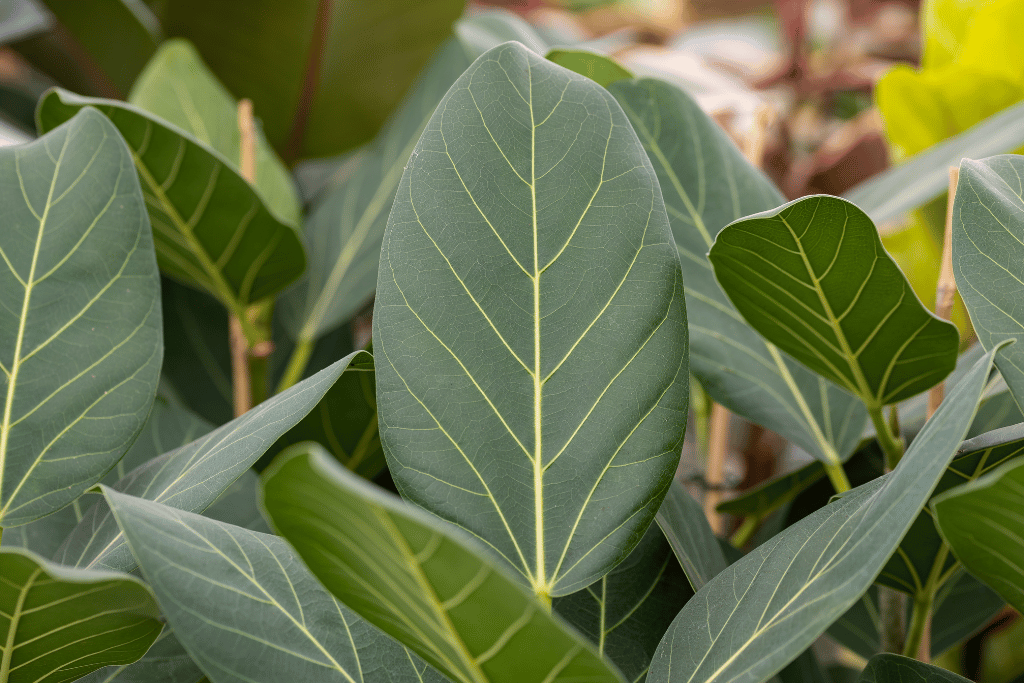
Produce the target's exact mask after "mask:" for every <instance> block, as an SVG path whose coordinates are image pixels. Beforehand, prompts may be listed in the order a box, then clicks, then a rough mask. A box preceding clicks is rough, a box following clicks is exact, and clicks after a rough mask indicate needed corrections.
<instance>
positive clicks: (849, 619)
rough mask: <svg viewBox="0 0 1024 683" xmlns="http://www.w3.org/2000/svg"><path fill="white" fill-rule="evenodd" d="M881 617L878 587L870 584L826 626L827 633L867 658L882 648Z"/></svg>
mask: <svg viewBox="0 0 1024 683" xmlns="http://www.w3.org/2000/svg"><path fill="white" fill-rule="evenodd" d="M881 619H882V618H881V615H880V614H879V611H878V587H877V586H871V587H870V588H869V589H868V590H867V592H865V593H864V594H863V595H861V596H860V599H859V600H857V601H856V602H855V603H853V606H852V607H850V609H848V610H846V612H844V613H843V616H841V617H839V618H838V619H836V620H835V621H834V622H833V623H832V625H831V626H829V627H828V631H827V633H828V635H829V636H830V637H831V638H833V639H834V640H835V641H836V642H838V643H840V644H841V645H843V647H846V648H847V649H849V650H850V651H851V652H854V653H856V654H858V655H860V656H861V657H864V658H865V659H868V658H870V657H873V656H874V655H876V654H877V653H878V652H879V651H880V650H881V649H882V636H881V635H880V634H881V630H882V622H881ZM907 623H909V622H907Z"/></svg>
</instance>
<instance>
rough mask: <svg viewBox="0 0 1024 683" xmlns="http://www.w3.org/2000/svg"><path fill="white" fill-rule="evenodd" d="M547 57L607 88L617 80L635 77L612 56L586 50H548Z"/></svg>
mask: <svg viewBox="0 0 1024 683" xmlns="http://www.w3.org/2000/svg"><path fill="white" fill-rule="evenodd" d="M547 58H548V59H549V60H551V61H552V62H554V63H555V64H557V65H558V66H564V67H565V68H566V69H569V70H570V71H575V72H576V73H578V74H580V75H581V76H586V77H587V78H589V79H590V80H592V81H595V82H596V83H597V84H598V85H601V86H604V87H605V88H607V87H608V86H609V85H611V84H612V83H615V82H617V81H623V80H632V79H633V74H631V73H629V71H627V70H626V69H625V68H623V67H622V65H621V64H619V63H618V62H616V61H615V60H614V59H612V58H611V57H606V56H604V55H599V54H596V53H594V52H587V51H586V50H552V51H550V52H548V54H547Z"/></svg>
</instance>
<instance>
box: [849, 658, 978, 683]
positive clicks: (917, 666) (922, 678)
mask: <svg viewBox="0 0 1024 683" xmlns="http://www.w3.org/2000/svg"><path fill="white" fill-rule="evenodd" d="M857 683H969V681H968V679H966V678H964V677H963V676H957V675H956V674H955V673H953V672H952V671H947V670H946V669H942V668H940V667H937V666H932V665H931V664H925V663H923V662H919V661H917V660H916V659H910V658H909V657H901V656H900V655H891V654H881V655H876V656H874V657H872V658H871V660H870V661H869V662H868V665H867V666H866V667H865V668H864V671H863V672H862V673H861V675H860V678H858V679H857Z"/></svg>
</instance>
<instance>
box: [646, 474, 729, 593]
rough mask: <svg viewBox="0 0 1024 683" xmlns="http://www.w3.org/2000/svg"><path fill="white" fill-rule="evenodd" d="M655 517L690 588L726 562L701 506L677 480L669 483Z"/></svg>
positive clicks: (696, 585) (708, 576)
mask: <svg viewBox="0 0 1024 683" xmlns="http://www.w3.org/2000/svg"><path fill="white" fill-rule="evenodd" d="M657 520H658V526H660V527H661V530H662V532H663V533H664V534H665V538H667V539H668V542H669V545H670V546H671V547H672V551H673V552H674V553H675V556H676V559H677V560H679V564H680V565H682V567H683V571H684V572H685V573H686V577H687V579H688V580H689V582H690V585H691V586H692V587H693V590H700V588H701V587H702V586H703V585H704V584H706V583H707V582H708V581H710V580H711V579H712V578H713V577H715V576H716V575H718V574H719V573H720V572H721V571H722V570H724V569H725V568H726V567H727V566H729V562H728V561H727V560H726V559H725V555H723V554H722V547H721V546H720V545H718V539H717V538H715V532H713V531H712V530H711V526H710V525H709V524H708V519H707V517H705V516H704V510H703V509H702V508H701V506H700V505H699V504H698V503H697V501H695V500H694V499H693V496H691V495H690V494H689V493H688V492H687V491H686V489H685V488H683V486H682V485H681V484H680V483H679V482H678V481H673V482H672V485H671V486H670V487H669V489H668V493H667V494H666V495H665V500H664V502H662V504H661V507H660V508H659V509H658V516H657Z"/></svg>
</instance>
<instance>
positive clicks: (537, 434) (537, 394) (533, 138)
mask: <svg viewBox="0 0 1024 683" xmlns="http://www.w3.org/2000/svg"><path fill="white" fill-rule="evenodd" d="M527 69H529V79H530V103H529V104H530V181H531V182H530V199H531V201H532V202H533V500H534V527H535V534H536V536H535V539H536V546H537V547H536V556H537V559H536V562H537V571H536V575H535V576H534V577H533V587H534V592H536V593H537V594H538V595H543V596H547V595H549V589H550V587H549V586H548V585H547V577H546V571H545V567H544V564H545V558H544V463H543V444H542V433H543V430H542V429H541V414H542V396H541V392H542V390H543V385H542V383H541V375H540V253H539V250H538V234H537V125H536V121H535V119H534V115H533V69H532V68H531V67H530V64H529V60H527Z"/></svg>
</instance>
